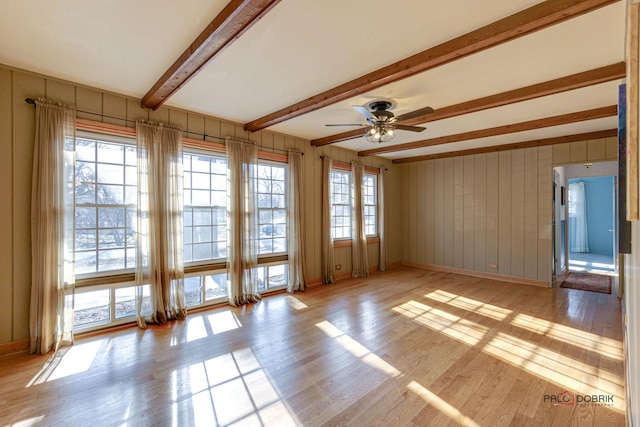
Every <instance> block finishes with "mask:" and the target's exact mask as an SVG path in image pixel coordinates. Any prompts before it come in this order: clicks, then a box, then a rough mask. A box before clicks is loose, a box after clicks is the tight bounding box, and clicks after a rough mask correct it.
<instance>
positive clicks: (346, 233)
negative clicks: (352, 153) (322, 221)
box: [331, 170, 351, 239]
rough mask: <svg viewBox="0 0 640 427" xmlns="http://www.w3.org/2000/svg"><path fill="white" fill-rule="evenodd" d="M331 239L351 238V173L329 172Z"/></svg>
mask: <svg viewBox="0 0 640 427" xmlns="http://www.w3.org/2000/svg"><path fill="white" fill-rule="evenodd" d="M331 237H333V238H334V239H350V238H351V173H350V172H348V171H341V170H332V171H331Z"/></svg>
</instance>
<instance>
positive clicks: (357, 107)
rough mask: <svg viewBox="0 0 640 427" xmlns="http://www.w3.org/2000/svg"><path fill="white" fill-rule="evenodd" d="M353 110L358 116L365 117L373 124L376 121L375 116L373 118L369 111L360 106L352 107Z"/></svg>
mask: <svg viewBox="0 0 640 427" xmlns="http://www.w3.org/2000/svg"><path fill="white" fill-rule="evenodd" d="M353 108H354V109H355V110H356V111H357V112H358V113H360V114H362V115H363V116H365V117H366V118H367V120H373V121H374V122H375V121H376V120H378V118H377V117H376V116H374V115H373V114H371V111H369V110H368V109H367V107H364V106H362V105H354V106H353Z"/></svg>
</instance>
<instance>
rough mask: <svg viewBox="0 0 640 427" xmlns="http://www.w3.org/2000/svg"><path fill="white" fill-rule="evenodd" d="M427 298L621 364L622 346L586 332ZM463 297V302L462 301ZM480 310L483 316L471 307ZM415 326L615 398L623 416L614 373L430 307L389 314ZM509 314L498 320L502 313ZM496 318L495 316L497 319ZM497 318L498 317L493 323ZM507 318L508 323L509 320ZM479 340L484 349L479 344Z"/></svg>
mask: <svg viewBox="0 0 640 427" xmlns="http://www.w3.org/2000/svg"><path fill="white" fill-rule="evenodd" d="M425 296H426V297H427V298H429V299H433V300H437V301H439V302H441V303H444V304H447V305H450V306H452V307H455V308H456V309H464V310H466V311H468V312H469V314H470V315H471V314H472V313H474V314H481V315H483V316H486V317H489V318H491V319H493V320H498V321H499V322H507V321H508V322H509V323H510V324H511V325H513V326H516V327H518V328H521V329H522V330H525V331H528V332H533V333H536V334H540V335H544V336H548V337H550V338H552V339H555V340H556V341H557V342H558V343H562V345H564V344H565V343H567V344H570V345H575V346H576V347H579V348H582V349H584V350H586V351H590V352H594V353H596V354H598V355H600V356H602V357H609V358H611V359H617V360H620V358H621V357H622V349H621V343H620V342H618V341H616V340H612V339H609V338H606V337H601V336H598V335H596V334H592V333H589V332H584V331H580V330H578V329H574V328H571V327H568V326H564V325H559V324H556V323H553V322H549V321H545V320H543V319H539V318H537V317H534V316H529V315H525V314H522V313H513V312H511V311H510V310H505V311H504V312H503V311H501V309H500V307H496V306H491V305H490V304H489V305H488V306H487V305H485V304H483V303H481V302H479V301H475V300H471V299H468V298H466V297H460V296H458V295H455V294H452V293H449V292H444V291H440V292H439V291H434V292H431V293H430V294H427V295H425ZM463 298H464V299H463ZM482 307H485V308H486V309H487V310H488V312H487V311H486V310H485V312H484V313H483V312H482V311H481V310H479V309H476V308H482ZM392 310H393V311H395V312H397V313H400V314H402V315H403V316H405V317H408V318H410V319H412V320H414V321H415V322H417V323H419V324H421V325H424V326H426V327H427V328H429V329H431V330H434V331H436V332H439V333H442V334H444V335H446V336H449V337H451V338H453V339H455V340H457V341H459V342H461V343H464V344H466V345H470V346H476V345H482V351H483V352H485V353H487V354H490V355H492V356H494V357H496V358H497V359H499V360H501V361H503V362H506V363H508V364H510V365H512V366H516V367H518V368H520V369H523V370H525V371H526V372H528V373H530V374H532V375H535V376H537V377H539V378H542V379H544V380H546V381H548V382H550V383H555V384H558V385H559V386H561V387H563V388H567V389H571V390H573V391H575V392H577V393H583V394H589V395H593V394H598V393H600V394H602V393H604V394H609V395H613V396H614V406H613V409H615V410H616V411H618V412H624V382H623V379H622V378H621V377H620V376H619V375H616V374H615V373H613V372H608V371H606V370H603V369H600V368H598V367H596V366H591V365H589V364H587V363H584V362H578V361H577V360H575V359H573V358H571V357H568V356H565V355H562V354H560V353H557V352H555V351H553V350H550V349H548V348H546V347H543V346H539V345H537V344H533V343H531V342H529V341H527V340H525V339H521V338H517V337H515V336H512V335H510V334H506V333H503V332H497V333H496V332H493V333H491V332H492V330H493V329H494V328H491V330H490V329H489V328H488V327H485V326H483V325H479V324H478V323H476V322H473V321H471V320H468V319H465V318H463V317H459V316H457V315H454V314H452V313H449V312H447V311H446V309H441V308H435V307H431V306H429V305H426V304H423V303H420V302H417V301H414V300H410V301H408V302H406V303H403V304H401V305H399V306H396V307H394V308H393V309H392ZM507 311H508V312H510V313H511V314H510V315H508V316H506V317H502V315H503V314H505V315H506V312H507ZM496 313H499V315H498V316H496ZM496 317H498V318H496ZM509 319H511V320H509ZM483 341H484V344H483Z"/></svg>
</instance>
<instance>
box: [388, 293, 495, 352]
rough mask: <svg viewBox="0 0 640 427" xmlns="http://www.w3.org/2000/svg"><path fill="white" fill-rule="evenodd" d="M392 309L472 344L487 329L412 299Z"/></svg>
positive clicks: (477, 340)
mask: <svg viewBox="0 0 640 427" xmlns="http://www.w3.org/2000/svg"><path fill="white" fill-rule="evenodd" d="M392 310H393V311H395V312H396V313H400V314H402V315H403V316H405V317H408V318H410V319H413V320H414V321H416V322H418V323H420V324H421V325H424V326H427V327H428V328H430V329H433V330H435V331H437V332H441V333H443V334H445V335H447V336H449V337H451V338H453V339H455V340H458V341H461V342H463V343H465V344H468V345H472V346H473V345H476V344H478V343H479V342H480V341H481V340H482V338H484V336H485V334H486V333H487V331H488V330H489V329H488V328H486V327H484V326H482V325H478V324H477V323H475V322H472V321H470V320H467V319H462V318H460V317H458V316H455V315H453V314H451V313H447V312H446V311H443V310H439V309H436V308H433V307H431V306H428V305H425V304H422V303H419V302H417V301H413V300H411V301H409V302H406V303H404V304H402V305H399V306H397V307H394V308H393V309H392Z"/></svg>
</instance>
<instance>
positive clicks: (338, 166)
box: [329, 160, 380, 248]
mask: <svg viewBox="0 0 640 427" xmlns="http://www.w3.org/2000/svg"><path fill="white" fill-rule="evenodd" d="M333 171H339V172H343V173H347V174H349V182H350V185H349V188H350V189H351V182H352V180H353V177H352V172H351V164H350V163H345V162H340V161H336V160H334V161H333V164H332V166H331V172H333ZM364 175H365V176H367V175H372V176H375V186H374V190H375V219H376V234H368V235H366V238H367V244H369V243H377V242H379V241H380V231H379V213H380V212H379V209H380V206H379V204H378V202H379V197H378V191H379V187H378V175H380V169H378V168H373V167H368V166H365V168H364ZM329 176H330V177H331V174H330V175H329ZM363 185H364V182H363ZM349 191H350V193H352V192H351V190H349ZM364 197H365V195H364V188H363V199H364ZM349 200H350V204H349V208H350V209H351V210H353V202H354V200H353V195H352V194H350V198H349ZM362 202H363V207H364V200H363V201H362ZM331 206H332V207H333V202H332V201H331ZM331 221H332V223H331V231H332V236H333V214H332V215H331ZM351 232H353V230H351ZM351 245H352V237H348V238H335V237H333V246H334V247H335V248H339V247H345V246H351Z"/></svg>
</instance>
